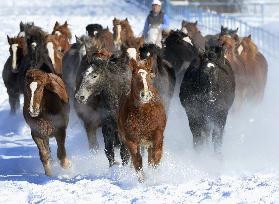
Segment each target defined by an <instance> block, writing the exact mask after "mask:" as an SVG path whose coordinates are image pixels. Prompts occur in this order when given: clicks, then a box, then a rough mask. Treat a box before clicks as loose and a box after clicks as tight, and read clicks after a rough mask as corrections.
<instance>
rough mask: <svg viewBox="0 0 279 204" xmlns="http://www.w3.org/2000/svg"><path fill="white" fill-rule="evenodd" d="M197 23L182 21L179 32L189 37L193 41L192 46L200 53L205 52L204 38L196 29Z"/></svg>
mask: <svg viewBox="0 0 279 204" xmlns="http://www.w3.org/2000/svg"><path fill="white" fill-rule="evenodd" d="M197 25H198V21H196V22H194V23H192V22H189V21H185V20H183V21H182V23H181V31H182V32H184V33H185V34H187V35H189V37H190V38H192V39H193V44H194V45H195V46H196V48H197V49H198V50H200V51H201V52H202V51H204V50H205V38H204V36H203V35H202V34H201V32H200V30H199V29H198V26H197Z"/></svg>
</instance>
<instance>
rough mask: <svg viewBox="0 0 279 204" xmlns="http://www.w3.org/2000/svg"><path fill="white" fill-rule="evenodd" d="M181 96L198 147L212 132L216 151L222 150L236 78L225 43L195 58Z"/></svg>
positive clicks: (210, 48)
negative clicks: (228, 59) (227, 57)
mask: <svg viewBox="0 0 279 204" xmlns="http://www.w3.org/2000/svg"><path fill="white" fill-rule="evenodd" d="M179 97H180V101H181V104H182V106H183V107H184V108H185V110H186V113H187V116H188V120H189V126H190V129H191V131H192V134H193V142H194V147H198V146H200V145H202V144H203V143H204V142H205V140H206V138H207V137H210V135H211V133H212V140H213V144H214V148H215V151H216V152H220V147H221V144H222V137H223V132H224V127H225V124H226V119H227V115H228V111H229V109H230V108H231V106H232V104H233V101H234V97H235V78H234V74H233V71H232V68H231V66H230V64H229V62H228V61H227V60H226V59H225V58H224V51H223V46H220V45H212V46H210V47H209V48H206V52H205V53H204V54H201V55H200V56H199V57H197V58H196V59H195V60H193V61H192V63H191V65H190V66H189V68H188V69H187V70H186V72H185V75H184V78H183V81H182V84H181V87H180V94H179Z"/></svg>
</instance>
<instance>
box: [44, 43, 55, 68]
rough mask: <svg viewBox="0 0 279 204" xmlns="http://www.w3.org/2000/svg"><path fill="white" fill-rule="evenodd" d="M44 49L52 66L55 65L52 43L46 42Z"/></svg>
mask: <svg viewBox="0 0 279 204" xmlns="http://www.w3.org/2000/svg"><path fill="white" fill-rule="evenodd" d="M46 47H47V51H48V56H49V58H50V59H51V62H52V64H53V65H55V60H54V49H53V43H52V42H48V43H47V45H46Z"/></svg>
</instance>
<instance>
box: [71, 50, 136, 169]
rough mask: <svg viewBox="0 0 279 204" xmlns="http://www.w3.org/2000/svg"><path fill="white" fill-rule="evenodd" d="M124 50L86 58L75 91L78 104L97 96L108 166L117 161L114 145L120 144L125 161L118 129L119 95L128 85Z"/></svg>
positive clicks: (125, 155) (128, 78) (127, 70)
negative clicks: (114, 54) (86, 60)
mask: <svg viewBox="0 0 279 204" xmlns="http://www.w3.org/2000/svg"><path fill="white" fill-rule="evenodd" d="M125 53H126V52H123V53H122V55H121V56H119V57H117V58H116V57H109V58H108V57H100V56H97V57H95V55H92V56H91V57H88V58H87V59H88V62H86V63H85V64H84V68H85V71H84V72H83V74H82V79H81V82H80V84H79V86H77V90H76V94H75V98H76V100H77V101H78V103H81V104H86V103H88V102H90V99H92V97H93V98H96V97H99V98H100V104H99V107H101V126H102V132H103V137H104V143H105V153H106V156H107V158H108V161H109V166H110V167H111V166H113V165H115V164H118V162H116V161H115V158H114V147H115V146H119V145H120V155H121V159H122V164H123V165H125V164H127V162H128V160H127V157H128V156H127V155H128V150H127V148H126V146H125V145H124V144H122V143H120V141H119V136H118V128H117V115H118V113H119V103H120V98H121V97H122V95H125V94H127V93H128V92H129V88H130V85H129V81H130V77H131V76H130V75H131V71H130V68H129V67H128V62H127V57H126V54H125ZM81 66H82V65H81ZM91 117H92V116H91Z"/></svg>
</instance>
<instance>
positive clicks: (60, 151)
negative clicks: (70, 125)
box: [55, 127, 71, 169]
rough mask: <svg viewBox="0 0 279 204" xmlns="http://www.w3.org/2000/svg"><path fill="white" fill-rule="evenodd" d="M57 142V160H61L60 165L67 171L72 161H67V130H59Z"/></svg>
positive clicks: (56, 136)
mask: <svg viewBox="0 0 279 204" xmlns="http://www.w3.org/2000/svg"><path fill="white" fill-rule="evenodd" d="M55 139H56V142H57V158H58V159H59V160H60V165H61V166H62V167H63V168H64V169H67V168H69V167H70V166H71V162H70V160H68V159H67V154H66V148H65V139H66V128H65V127H64V128H60V129H58V130H57V134H56V135H55Z"/></svg>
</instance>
